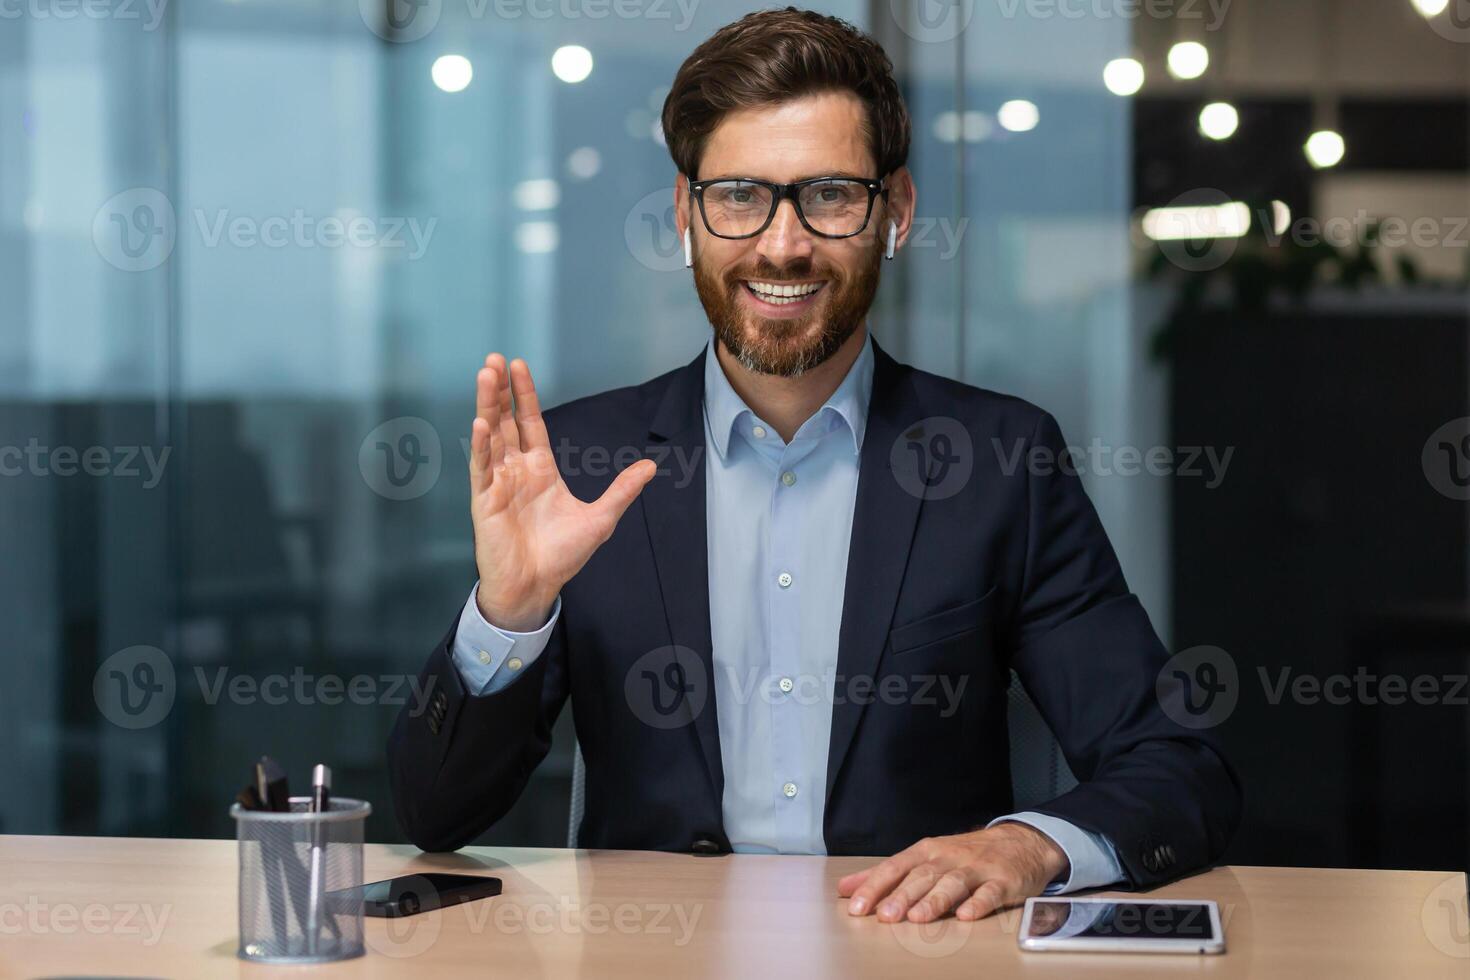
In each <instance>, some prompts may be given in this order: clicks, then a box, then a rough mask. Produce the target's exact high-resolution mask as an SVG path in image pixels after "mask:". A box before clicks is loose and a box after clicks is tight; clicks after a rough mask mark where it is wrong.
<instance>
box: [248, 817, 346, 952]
mask: <svg viewBox="0 0 1470 980" xmlns="http://www.w3.org/2000/svg"><path fill="white" fill-rule="evenodd" d="M372 811H373V808H372V806H371V805H370V804H369V803H367V802H365V801H363V800H353V799H347V798H343V799H333V800H331V801H330V808H329V809H327V810H325V811H323V812H321V813H312V812H311V798H310V797H306V796H293V797H291V812H290V813H275V812H271V811H262V810H247V809H245V808H244V807H242V806H240V805H239V804H238V803H236V804H235V805H234V806H231V807H230V816H232V817H234V818H235V831H236V838H237V840H238V841H239V845H240V846H239V854H240V949H239V956H240V958H241V959H243V960H252V961H254V962H260V963H328V962H331V961H333V960H346V959H351V958H352V957H354V956H361V955H362V954H363V937H362V896H361V894H360V889H361V886H362V883H363V882H362V838H363V828H364V826H365V824H366V821H367V815H368V814H369V813H371V812H372Z"/></svg>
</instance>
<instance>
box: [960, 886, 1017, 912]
mask: <svg viewBox="0 0 1470 980" xmlns="http://www.w3.org/2000/svg"><path fill="white" fill-rule="evenodd" d="M1008 899H1009V896H1008V895H1007V894H1006V889H1005V886H1004V885H1002V884H1001V883H1000V882H999V881H996V880H995V879H994V878H991V879H990V880H989V881H986V882H985V883H984V884H982V885H981V886H980V887H979V888H977V889H975V892H974V894H972V895H971V896H970V897H969V898H967V899H965V901H964V902H963V903H962V904H961V905H960V907H959V908H957V909H955V911H954V915H955V918H956V919H983V918H985V917H986V916H987V915H990V914H991V913H992V912H995V911H996V910H997V909H1000V908H1002V907H1003V906H1004V905H1005V904H1006V902H1007V900H1008Z"/></svg>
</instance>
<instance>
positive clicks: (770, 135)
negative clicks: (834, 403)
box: [678, 92, 908, 377]
mask: <svg viewBox="0 0 1470 980" xmlns="http://www.w3.org/2000/svg"><path fill="white" fill-rule="evenodd" d="M863 124H864V111H863V104H862V102H861V101H860V100H859V99H858V98H857V96H855V95H853V94H852V93H850V92H826V93H821V94H816V95H809V96H804V97H802V98H799V99H793V100H791V101H790V102H785V103H782V104H780V105H777V106H771V107H765V108H759V109H742V110H739V111H736V112H732V113H731V114H730V115H729V116H727V117H726V118H725V119H723V120H722V121H721V123H720V125H719V126H718V127H717V128H716V129H715V131H714V132H713V133H711V134H710V137H709V141H708V142H707V143H706V145H705V149H704V154H703V157H702V158H701V160H700V164H699V171H700V172H699V173H698V174H697V175H696V177H697V179H699V180H715V179H719V178H726V177H749V178H756V179H759V180H769V181H773V182H775V183H780V184H787V183H794V182H796V181H799V180H804V179H806V178H809V177H830V176H847V177H859V178H864V179H872V178H875V177H878V176H880V175H879V174H877V173H875V170H876V169H877V167H876V164H875V163H874V161H873V155H872V152H871V151H870V149H869V147H868V141H867V139H866V137H865V136H864V132H863ZM904 176H905V181H901V182H898V183H899V184H900V185H903V184H905V183H906V178H907V172H906V171H904ZM893 185H894V182H893V181H891V180H890V181H889V182H887V183H886V184H885V186H893ZM679 188H680V193H679V201H678V207H679V213H680V214H681V215H687V216H688V217H689V218H691V219H692V220H693V236H694V242H695V248H694V284H695V288H696V289H697V290H698V292H699V299H700V302H701V303H702V304H704V309H705V313H706V314H707V315H708V316H709V320H710V324H711V325H712V326H713V327H714V332H715V336H716V337H717V338H718V339H719V341H720V342H721V343H722V344H723V345H724V346H725V347H726V349H728V350H729V351H730V353H732V354H734V355H735V357H736V358H737V359H738V360H739V362H740V363H741V364H742V365H743V366H744V367H745V368H746V369H748V370H751V371H756V372H759V373H762V374H773V375H780V376H783V377H795V376H796V375H799V374H801V373H803V372H805V371H808V370H810V369H812V368H813V367H816V366H817V365H818V364H821V363H822V362H823V361H825V360H827V359H828V358H829V357H831V356H832V355H833V354H834V353H836V351H837V350H838V348H840V347H841V346H842V344H843V343H844V342H845V341H846V340H847V339H848V338H849V337H851V336H852V335H853V333H854V332H855V331H856V330H857V328H858V327H859V326H861V325H862V323H863V320H864V318H865V317H866V316H867V313H868V308H869V307H870V306H871V305H872V303H873V296H874V294H875V293H876V292H877V289H878V270H879V267H880V263H881V262H882V256H883V248H884V247H885V245H886V243H887V238H888V225H889V222H890V220H898V221H899V230H900V232H903V231H905V230H906V226H907V222H906V221H905V220H902V219H899V218H898V217H897V215H896V214H895V213H894V204H895V202H894V201H893V200H890V202H888V204H885V202H884V201H883V199H882V198H881V197H880V198H879V199H878V200H876V201H875V202H874V205H873V213H872V216H871V217H870V219H869V221H868V226H867V228H865V229H864V231H863V233H862V234H860V235H855V236H853V237H851V238H841V239H835V238H824V237H821V236H819V235H816V234H813V233H812V232H810V231H808V230H807V229H806V227H804V226H803V225H802V223H801V220H800V219H799V218H798V217H797V216H796V210H795V208H794V206H793V205H792V203H791V202H790V201H789V200H787V201H782V202H781V206H780V207H778V208H777V209H776V214H775V216H774V217H773V218H772V219H771V223H770V225H769V227H767V228H766V230H765V231H763V232H761V233H760V234H759V235H756V236H755V237H753V238H744V239H725V238H718V237H716V236H714V235H711V234H710V233H709V230H708V229H707V228H706V227H705V225H704V222H703V221H702V219H701V218H700V216H699V214H698V210H699V208H698V204H696V203H695V202H694V201H692V200H690V199H689V197H688V194H687V188H686V185H685V184H684V182H683V181H682V180H681V181H680V184H679ZM906 189H907V188H906V186H905V187H902V188H901V190H903V191H906ZM899 196H900V197H901V199H902V200H907V199H908V198H907V195H906V194H900V195H899ZM712 203H713V202H710V201H706V204H707V205H708V204H712ZM691 209H692V210H691ZM819 227H820V226H819Z"/></svg>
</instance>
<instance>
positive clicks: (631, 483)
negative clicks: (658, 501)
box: [593, 459, 658, 533]
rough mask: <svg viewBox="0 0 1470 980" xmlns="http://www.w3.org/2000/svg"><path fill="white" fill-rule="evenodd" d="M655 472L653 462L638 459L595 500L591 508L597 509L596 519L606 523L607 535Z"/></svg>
mask: <svg viewBox="0 0 1470 980" xmlns="http://www.w3.org/2000/svg"><path fill="white" fill-rule="evenodd" d="M657 472H658V464H656V463H655V462H654V461H653V460H651V459H640V460H639V461H638V462H636V463H634V464H633V465H632V466H629V467H628V468H627V469H625V470H623V472H621V473H619V474H618V476H617V479H615V480H613V482H612V486H610V487H608V488H607V489H606V490H605V491H603V494H602V496H601V497H598V498H597V503H595V504H594V505H593V506H594V507H596V508H597V512H598V517H599V518H601V519H602V520H604V521H606V522H607V525H608V532H609V533H611V531H612V528H613V526H614V525H615V524H617V522H618V521H619V520H620V519H621V518H622V516H623V512H624V511H626V510H627V509H628V507H629V505H631V504H632V503H633V501H634V500H637V499H638V494H640V493H642V492H643V488H644V487H645V486H647V485H648V481H649V480H652V479H653V477H654V474H655V473H657Z"/></svg>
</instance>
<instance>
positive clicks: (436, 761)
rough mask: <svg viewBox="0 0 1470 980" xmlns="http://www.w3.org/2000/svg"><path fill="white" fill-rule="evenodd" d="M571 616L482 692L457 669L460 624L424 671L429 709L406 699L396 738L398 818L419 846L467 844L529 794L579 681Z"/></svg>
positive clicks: (391, 771) (392, 756)
mask: <svg viewBox="0 0 1470 980" xmlns="http://www.w3.org/2000/svg"><path fill="white" fill-rule="evenodd" d="M565 623H566V619H565V614H563V615H562V616H561V617H559V618H558V619H557V621H556V625H555V627H554V628H553V629H552V631H551V636H550V639H549V641H548V642H547V645H546V648H545V650H544V651H542V653H541V655H540V656H538V657H536V658H535V660H534V661H532V662H531V663H529V664H527V665H526V667H525V668H524V669H523V671H522V673H521V674H520V675H519V676H517V677H516V678H515V680H513V681H511V683H509V684H507V685H506V686H505V687H504V688H502V689H500V690H498V691H494V692H492V693H488V694H484V695H481V696H478V697H477V696H475V695H474V694H471V693H470V692H469V691H467V690H466V689H465V685H464V682H463V680H462V679H461V677H460V674H459V671H458V670H457V669H456V668H455V665H454V657H453V650H454V637H455V629H451V630H450V631H449V634H448V635H447V636H446V637H445V638H444V639H443V640H442V641H441V642H440V643H439V645H438V646H437V647H435V648H434V652H433V653H432V654H430V656H429V662H428V664H427V665H426V666H425V667H424V669H423V672H422V673H421V674H420V682H421V684H422V685H423V686H422V687H421V688H420V690H423V691H425V692H428V696H427V698H424V699H420V701H421V702H422V703H426V704H427V708H423V707H422V706H418V707H416V706H415V705H414V704H412V703H410V704H408V705H406V706H405V707H404V708H403V710H402V711H401V712H399V715H398V720H397V721H396V722H395V723H394V726H393V731H392V733H391V734H390V735H389V736H388V775H389V781H390V783H391V785H392V791H393V804H394V808H395V809H396V810H397V812H398V823H399V826H400V827H402V828H403V832H404V834H405V835H406V836H407V837H408V839H409V840H410V841H412V842H413V843H414V844H415V845H417V846H418V847H420V848H422V849H423V850H425V851H452V850H455V849H457V848H460V847H463V846H464V845H466V844H468V843H470V842H471V841H473V840H474V839H475V838H476V837H478V836H479V835H480V834H482V833H484V831H485V830H487V829H488V828H489V827H490V826H491V825H492V824H494V823H495V821H497V820H499V819H500V818H501V817H503V816H505V814H506V813H507V812H508V811H509V810H510V808H511V807H512V806H513V805H514V804H515V802H516V800H517V799H519V798H520V795H521V791H522V790H524V789H525V788H526V782H527V780H528V779H530V777H531V772H532V770H534V769H535V768H536V766H537V765H538V764H539V763H540V762H541V760H542V759H544V758H545V757H546V753H547V751H548V750H549V749H550V748H551V728H552V726H553V725H554V724H555V723H556V719H557V716H558V715H560V714H561V709H562V705H564V704H565V703H566V700H567V693H568V691H569V689H570V685H569V680H568V677H567V669H566V664H567V658H566V626H565ZM456 628H457V624H456Z"/></svg>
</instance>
